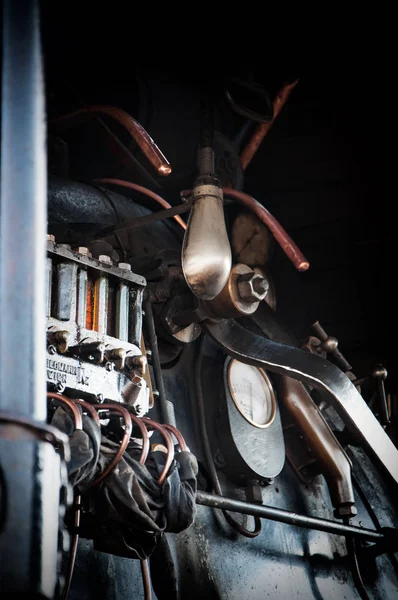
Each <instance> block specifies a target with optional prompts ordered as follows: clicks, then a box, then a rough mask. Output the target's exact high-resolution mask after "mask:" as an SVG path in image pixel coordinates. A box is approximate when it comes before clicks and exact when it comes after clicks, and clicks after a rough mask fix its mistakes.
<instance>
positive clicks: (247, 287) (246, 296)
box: [238, 271, 269, 302]
mask: <svg viewBox="0 0 398 600" xmlns="http://www.w3.org/2000/svg"><path fill="white" fill-rule="evenodd" d="M268 289H269V283H268V281H267V279H265V277H263V276H262V275H260V273H255V272H254V271H252V272H251V273H244V274H243V275H240V277H239V279H238V290H239V296H240V297H241V299H242V300H244V301H245V302H261V301H262V300H264V298H265V296H266V295H267V293H268Z"/></svg>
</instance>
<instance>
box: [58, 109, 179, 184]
mask: <svg viewBox="0 0 398 600" xmlns="http://www.w3.org/2000/svg"><path fill="white" fill-rule="evenodd" d="M96 115H106V116H108V117H111V118H112V119H114V120H115V121H117V122H118V123H119V124H120V125H121V126H122V127H124V128H125V129H126V130H127V131H128V132H129V134H130V135H131V137H132V138H133V139H134V140H135V141H136V142H137V144H138V145H139V147H140V148H141V150H142V152H143V153H144V154H145V156H146V157H147V159H148V160H149V162H150V163H151V164H152V165H153V167H154V168H155V169H156V171H157V173H158V175H170V173H171V165H170V163H169V161H168V160H167V158H166V157H165V156H164V155H163V153H162V152H161V150H160V149H159V148H158V146H157V145H156V144H155V142H154V141H153V139H152V138H151V136H150V135H149V133H148V132H147V131H146V130H145V129H144V128H143V127H142V125H140V124H139V123H138V121H136V120H135V119H133V117H132V116H131V115H129V114H128V113H126V112H125V111H124V110H122V109H120V108H117V107H116V106H104V105H98V106H88V107H86V108H80V109H79V110H76V111H75V112H73V113H70V114H68V115H64V116H62V117H58V118H57V119H54V120H53V121H52V122H51V123H50V125H52V126H54V127H56V128H57V129H65V128H66V129H68V128H69V127H71V126H73V125H74V124H75V123H76V122H78V121H79V120H81V117H82V116H83V117H95V116H96Z"/></svg>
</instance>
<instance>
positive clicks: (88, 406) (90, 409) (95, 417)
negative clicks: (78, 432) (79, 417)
mask: <svg viewBox="0 0 398 600" xmlns="http://www.w3.org/2000/svg"><path fill="white" fill-rule="evenodd" d="M72 400H73V402H75V403H76V404H80V406H82V407H83V408H84V409H85V410H86V412H87V413H89V415H90V417H91V418H92V419H93V420H94V421H95V422H96V423H97V425H99V426H101V421H100V418H99V416H98V413H97V411H96V410H95V408H94V406H93V405H92V404H90V403H89V402H85V401H84V400H80V399H79V398H73V399H72Z"/></svg>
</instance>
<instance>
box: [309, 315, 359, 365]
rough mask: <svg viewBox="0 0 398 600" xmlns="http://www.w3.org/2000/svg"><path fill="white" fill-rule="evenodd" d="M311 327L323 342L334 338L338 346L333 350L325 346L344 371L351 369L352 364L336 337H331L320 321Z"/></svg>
mask: <svg viewBox="0 0 398 600" xmlns="http://www.w3.org/2000/svg"><path fill="white" fill-rule="evenodd" d="M311 329H312V331H313V332H314V334H315V335H316V336H317V337H318V338H319V339H320V340H321V342H328V341H329V340H331V339H333V341H334V342H335V343H336V347H335V348H333V349H331V350H328V348H327V347H325V349H326V352H329V354H331V355H332V356H333V358H334V359H335V361H336V363H337V365H338V366H339V367H340V369H341V370H342V371H351V369H352V366H351V365H350V363H349V362H348V360H346V358H345V357H344V356H343V355H342V353H341V352H340V350H339V349H338V348H337V340H336V338H330V337H329V336H328V334H327V333H326V331H325V330H324V328H323V327H322V325H321V324H320V322H319V321H315V323H313V324H312V325H311Z"/></svg>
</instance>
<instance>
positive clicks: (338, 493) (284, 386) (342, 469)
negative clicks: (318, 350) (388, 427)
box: [277, 376, 355, 516]
mask: <svg viewBox="0 0 398 600" xmlns="http://www.w3.org/2000/svg"><path fill="white" fill-rule="evenodd" d="M277 390H278V398H279V400H280V402H282V404H283V406H284V407H285V409H286V410H287V412H288V413H289V414H290V415H291V417H292V418H293V419H294V421H295V423H296V425H297V426H298V427H299V429H300V431H301V432H302V434H303V436H304V438H305V440H306V441H307V443H308V445H309V447H310V448H311V450H312V452H313V454H314V456H315V457H316V459H317V460H318V462H319V465H320V467H321V469H322V473H323V475H324V477H325V479H326V481H327V484H328V488H329V492H330V497H331V500H332V504H333V506H334V507H335V508H336V511H337V513H338V516H340V514H339V513H340V511H341V516H343V515H344V514H345V515H347V514H349V515H350V516H352V515H353V514H355V512H353V513H351V512H350V511H351V509H352V507H353V506H354V503H355V497H354V490H353V486H352V480H351V464H350V461H349V459H348V457H347V455H346V454H345V452H344V450H343V448H342V447H341V446H340V444H339V442H338V441H337V439H336V438H335V436H334V434H333V432H332V431H331V429H330V427H329V426H328V424H327V423H326V421H325V419H324V418H323V416H322V414H321V412H320V411H319V409H318V407H317V406H316V405H315V403H314V401H313V400H312V398H311V396H310V395H309V393H308V392H307V390H306V389H305V387H304V385H303V384H302V383H301V382H299V381H296V380H295V379H291V378H290V377H283V376H282V377H278V379H277Z"/></svg>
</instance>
